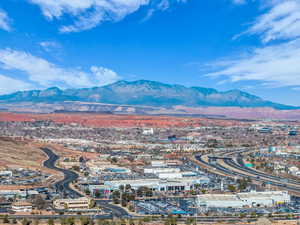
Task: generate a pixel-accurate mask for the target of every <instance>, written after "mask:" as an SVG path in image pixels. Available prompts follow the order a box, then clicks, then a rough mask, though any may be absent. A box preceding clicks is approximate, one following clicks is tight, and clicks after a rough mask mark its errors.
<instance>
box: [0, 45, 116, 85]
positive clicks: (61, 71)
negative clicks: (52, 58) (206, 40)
mask: <svg viewBox="0 0 300 225" xmlns="http://www.w3.org/2000/svg"><path fill="white" fill-rule="evenodd" d="M0 67H2V68H3V69H6V70H18V71H22V72H25V73H26V74H27V75H28V80H30V81H31V82H35V83H37V84H39V85H40V86H42V87H49V86H60V87H75V88H78V87H90V86H101V85H103V84H107V83H109V82H114V81H117V80H118V79H119V76H118V75H117V74H116V73H113V72H112V71H111V70H108V69H107V70H105V69H104V68H103V70H102V74H101V73H99V71H96V70H95V71H93V70H91V72H85V71H82V70H80V69H74V68H67V69H66V68H62V67H59V66H57V65H55V64H53V63H51V62H48V61H47V60H45V59H43V58H39V57H36V56H33V55H31V54H29V53H26V52H22V51H15V50H11V49H3V50H0ZM96 72H97V73H96Z"/></svg>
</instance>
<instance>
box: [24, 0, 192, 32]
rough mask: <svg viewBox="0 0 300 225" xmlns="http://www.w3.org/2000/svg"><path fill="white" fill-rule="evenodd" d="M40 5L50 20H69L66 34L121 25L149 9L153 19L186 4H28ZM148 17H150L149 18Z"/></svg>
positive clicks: (109, 0)
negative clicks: (155, 13) (105, 24)
mask: <svg viewBox="0 0 300 225" xmlns="http://www.w3.org/2000/svg"><path fill="white" fill-rule="evenodd" d="M28 1H29V2H31V3H33V4H37V5H38V6H39V7H40V8H41V10H42V12H43V15H44V16H45V17H46V18H48V19H49V20H54V19H62V17H63V16H64V15H68V16H70V17H71V18H72V19H73V20H74V22H73V24H68V25H63V26H61V27H60V31H61V32H63V33H69V32H80V31H83V30H88V29H92V28H94V27H96V26H97V25H99V24H101V23H102V22H105V21H112V22H118V21H120V20H122V19H124V18H125V17H126V16H127V15H129V14H132V13H134V12H136V11H137V10H139V9H140V8H141V7H142V6H147V5H148V6H150V7H151V9H149V11H148V13H147V15H148V17H151V15H152V14H153V11H154V10H161V11H163V10H165V9H167V8H169V6H170V4H172V3H185V2H187V0H28ZM146 17H147V16H146Z"/></svg>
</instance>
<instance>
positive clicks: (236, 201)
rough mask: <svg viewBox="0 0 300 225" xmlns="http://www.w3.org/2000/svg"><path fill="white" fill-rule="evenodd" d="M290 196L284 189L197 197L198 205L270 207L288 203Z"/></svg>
mask: <svg viewBox="0 0 300 225" xmlns="http://www.w3.org/2000/svg"><path fill="white" fill-rule="evenodd" d="M290 201H291V197H290V195H289V194H288V192H286V191H268V192H255V191H252V192H244V193H238V194H229V195H223V194H205V195H199V196H198V197H197V204H198V206H199V207H207V208H209V207H220V208H228V207H231V208H243V207H272V206H276V205H279V204H284V203H290Z"/></svg>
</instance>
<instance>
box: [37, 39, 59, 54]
mask: <svg viewBox="0 0 300 225" xmlns="http://www.w3.org/2000/svg"><path fill="white" fill-rule="evenodd" d="M39 45H40V46H41V47H42V48H43V49H44V50H45V51H46V52H51V51H52V50H54V49H59V48H61V45H60V44H59V43H58V42H55V41H42V42H40V43H39Z"/></svg>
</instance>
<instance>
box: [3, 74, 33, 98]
mask: <svg viewBox="0 0 300 225" xmlns="http://www.w3.org/2000/svg"><path fill="white" fill-rule="evenodd" d="M32 88H33V86H32V85H31V84H29V83H27V82H24V81H21V80H16V79H13V78H11V77H8V76H4V75H1V74H0V94H7V93H12V92H16V91H25V90H30V89H32Z"/></svg>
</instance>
